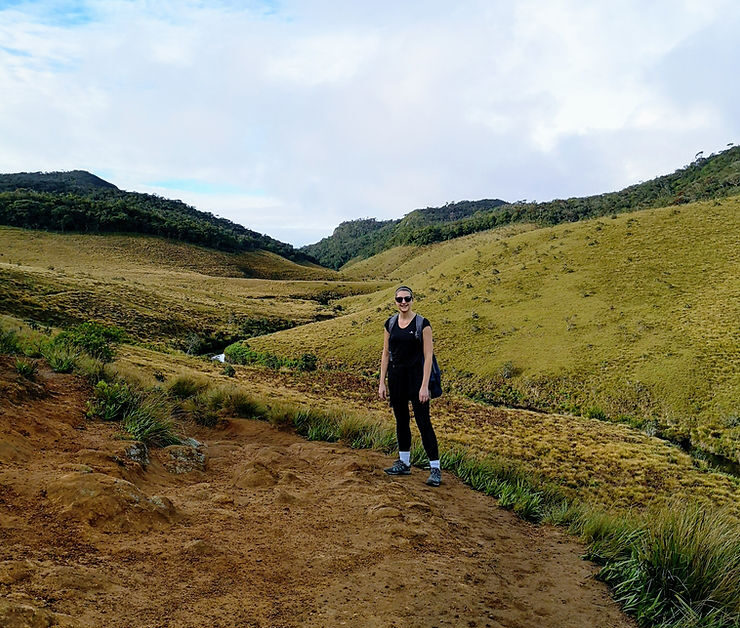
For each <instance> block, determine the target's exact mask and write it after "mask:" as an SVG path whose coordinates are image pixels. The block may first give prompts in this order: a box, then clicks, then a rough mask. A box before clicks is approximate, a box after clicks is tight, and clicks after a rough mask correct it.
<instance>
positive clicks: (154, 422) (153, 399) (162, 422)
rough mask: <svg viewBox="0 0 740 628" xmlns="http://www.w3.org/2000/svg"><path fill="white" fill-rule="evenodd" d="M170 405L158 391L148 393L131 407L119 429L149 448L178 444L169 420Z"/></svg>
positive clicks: (178, 440)
mask: <svg viewBox="0 0 740 628" xmlns="http://www.w3.org/2000/svg"><path fill="white" fill-rule="evenodd" d="M171 412H172V408H171V405H170V403H169V400H168V399H167V397H166V396H165V395H164V394H162V393H161V392H158V391H150V392H149V394H147V395H145V396H143V397H142V398H141V399H140V400H139V402H138V403H137V404H136V405H135V406H134V407H132V408H131V409H130V410H129V411H128V412H126V414H125V415H124V416H123V419H122V420H121V427H122V428H123V429H124V430H125V431H126V432H127V433H128V434H129V436H131V437H132V438H133V439H135V440H138V441H141V442H142V443H144V444H145V445H147V446H149V447H167V446H168V445H178V444H180V442H181V441H180V439H179V438H178V436H177V435H176V434H175V431H174V423H173V421H172V419H171V418H170V416H171Z"/></svg>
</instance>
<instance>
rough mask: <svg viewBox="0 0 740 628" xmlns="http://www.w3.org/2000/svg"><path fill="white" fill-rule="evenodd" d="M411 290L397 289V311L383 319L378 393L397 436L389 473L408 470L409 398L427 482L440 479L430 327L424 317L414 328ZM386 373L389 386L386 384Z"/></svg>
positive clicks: (435, 484)
mask: <svg viewBox="0 0 740 628" xmlns="http://www.w3.org/2000/svg"><path fill="white" fill-rule="evenodd" d="M413 300H414V293H413V292H412V291H411V288H409V287H408V286H401V287H399V288H398V289H397V290H396V307H397V308H398V315H397V318H396V316H392V317H391V318H389V319H388V320H387V321H386V322H385V335H384V338H383V357H382V358H381V360H380V386H379V388H378V396H379V397H380V398H381V399H386V398H387V397H390V403H391V407H392V408H393V414H394V415H395V417H396V438H397V439H398V458H399V459H398V460H396V462H394V463H393V466H391V467H389V468H388V469H386V470H385V472H386V473H387V474H388V475H409V474H410V473H411V426H410V421H411V417H410V416H409V401H410V402H411V405H412V407H413V409H414V418H415V419H416V425H417V426H418V427H419V432H421V441H422V443H423V444H424V451H426V453H427V456H428V457H429V466H430V467H431V473H430V474H429V478H428V479H427V484H428V485H429V486H439V485H440V484H441V483H442V471H441V470H440V466H439V448H438V447H437V437H436V436H435V434H434V428H432V422H431V420H430V419H429V376H430V375H431V372H432V355H433V353H434V351H433V342H432V327H431V325H430V323H429V321H428V320H427V319H426V318H424V319H422V324H421V330H420V332H421V333H418V332H417V329H416V325H417V316H416V312H414V311H413V310H412V309H411V304H412V302H413ZM386 373H387V374H388V389H386V385H385V377H386Z"/></svg>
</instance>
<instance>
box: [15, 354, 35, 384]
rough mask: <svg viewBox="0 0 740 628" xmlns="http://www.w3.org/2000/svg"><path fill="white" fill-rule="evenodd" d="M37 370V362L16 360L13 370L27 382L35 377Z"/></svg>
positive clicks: (22, 359) (23, 359)
mask: <svg viewBox="0 0 740 628" xmlns="http://www.w3.org/2000/svg"><path fill="white" fill-rule="evenodd" d="M38 368H39V365H38V362H36V361H35V360H27V359H25V358H17V359H16V361H15V370H16V372H17V373H18V375H20V376H22V377H25V378H26V379H29V380H32V379H34V378H35V377H36V372H37V371H38Z"/></svg>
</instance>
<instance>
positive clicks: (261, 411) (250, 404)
mask: <svg viewBox="0 0 740 628" xmlns="http://www.w3.org/2000/svg"><path fill="white" fill-rule="evenodd" d="M223 391H224V398H223V408H224V411H226V412H228V413H229V414H233V415H235V416H239V417H244V418H264V416H265V414H266V413H267V407H266V406H265V405H264V404H263V403H262V402H261V401H260V400H259V399H257V398H256V397H253V396H252V395H250V394H249V393H247V391H246V390H244V389H243V388H242V387H241V386H226V387H224V388H223Z"/></svg>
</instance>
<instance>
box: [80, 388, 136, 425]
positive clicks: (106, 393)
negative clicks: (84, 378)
mask: <svg viewBox="0 0 740 628" xmlns="http://www.w3.org/2000/svg"><path fill="white" fill-rule="evenodd" d="M139 401H140V399H139V396H138V395H137V393H135V392H134V391H133V390H131V388H129V386H128V384H126V383H125V382H122V381H113V382H110V383H109V382H106V381H105V380H101V381H99V382H98V383H97V384H96V385H95V390H94V396H93V399H92V400H91V401H88V402H87V406H88V410H87V416H88V417H90V418H98V419H102V420H103V421H120V420H121V419H123V417H124V416H126V415H127V414H128V413H129V412H131V411H132V410H133V409H134V408H136V407H137V406H138V404H139Z"/></svg>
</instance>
